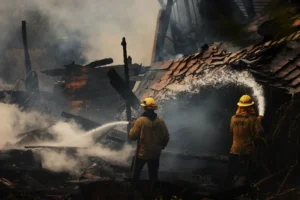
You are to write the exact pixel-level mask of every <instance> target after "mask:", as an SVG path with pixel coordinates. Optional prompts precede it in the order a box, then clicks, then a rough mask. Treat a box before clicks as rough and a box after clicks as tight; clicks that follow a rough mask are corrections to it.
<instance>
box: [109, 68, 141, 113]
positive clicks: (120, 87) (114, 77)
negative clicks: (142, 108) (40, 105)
mask: <svg viewBox="0 0 300 200" xmlns="http://www.w3.org/2000/svg"><path fill="white" fill-rule="evenodd" d="M107 75H108V77H109V79H110V84H111V85H112V86H113V87H114V88H115V90H116V91H117V92H118V93H119V94H120V95H121V96H122V98H123V99H124V100H125V101H128V102H129V103H130V105H131V107H133V108H136V109H138V107H139V104H140V101H139V99H138V98H137V97H136V96H135V94H134V93H133V92H132V91H131V90H130V89H129V88H127V87H126V84H125V81H124V80H123V79H122V77H121V76H120V75H119V74H118V73H117V72H116V70H115V69H110V70H109V71H108V72H107Z"/></svg>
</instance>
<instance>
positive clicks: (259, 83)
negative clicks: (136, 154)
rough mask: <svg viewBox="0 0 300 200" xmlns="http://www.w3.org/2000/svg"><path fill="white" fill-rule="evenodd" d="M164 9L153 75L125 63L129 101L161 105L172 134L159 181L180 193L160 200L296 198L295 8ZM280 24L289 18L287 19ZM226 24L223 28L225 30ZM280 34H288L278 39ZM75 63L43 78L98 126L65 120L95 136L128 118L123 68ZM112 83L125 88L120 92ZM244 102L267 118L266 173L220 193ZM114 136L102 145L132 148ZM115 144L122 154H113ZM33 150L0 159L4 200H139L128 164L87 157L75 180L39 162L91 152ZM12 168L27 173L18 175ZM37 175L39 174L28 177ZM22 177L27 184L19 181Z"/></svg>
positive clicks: (193, 5) (249, 4)
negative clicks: (45, 155)
mask: <svg viewBox="0 0 300 200" xmlns="http://www.w3.org/2000/svg"><path fill="white" fill-rule="evenodd" d="M159 2H160V3H161V5H162V7H163V10H162V11H161V12H160V14H159V17H158V24H157V32H156V37H155V42H154V47H153V59H152V64H151V66H150V67H144V66H141V65H139V64H132V63H131V62H130V61H129V60H130V59H128V58H127V60H128V61H129V71H130V79H131V84H130V88H129V90H132V91H133V92H134V94H135V95H136V97H135V96H132V94H131V93H130V95H131V96H130V98H133V99H134V100H132V102H130V104H131V106H132V107H135V105H136V104H137V105H139V101H138V99H140V100H142V99H143V98H144V97H148V96H151V97H154V98H155V99H156V100H158V101H159V102H160V108H161V109H160V111H159V112H160V113H159V114H160V115H162V116H164V117H165V119H166V121H167V123H168V126H169V127H170V130H171V135H172V139H171V141H170V144H169V146H168V148H167V149H166V150H165V151H164V153H163V155H162V157H163V161H162V172H161V177H163V178H165V179H166V180H169V181H172V182H173V183H176V185H175V184H169V183H166V182H163V181H162V182H161V183H160V190H161V191H160V192H161V194H160V195H161V196H163V197H164V198H166V199H172V198H173V199H174V198H176V197H172V196H178V197H181V198H183V199H195V198H197V199H201V198H204V197H205V198H211V199H232V198H234V197H235V196H239V195H241V194H244V193H248V194H252V195H254V196H255V197H260V198H261V199H265V198H271V199H272V198H273V199H276V198H277V199H280V198H282V199H295V198H296V195H297V190H296V189H293V188H296V187H297V184H298V182H297V180H296V179H297V178H296V179H295V178H294V177H297V175H298V170H297V168H296V166H297V163H298V159H299V154H298V153H299V148H298V146H299V143H298V141H299V134H298V133H299V127H298V124H299V100H298V97H299V92H300V89H299V88H300V85H299V83H300V77H299V76H300V71H299V53H300V52H299V51H300V46H299V40H300V31H299V10H298V8H297V7H296V6H295V5H292V6H291V4H290V2H289V3H288V4H287V7H285V8H288V11H293V12H291V13H292V14H291V15H287V14H282V13H280V14H276V15H275V16H273V15H272V14H270V13H269V15H268V12H269V11H268V7H267V3H268V2H269V1H267V0H266V1H258V0H253V1H246V0H243V1H239V0H236V1H234V0H230V1H228V2H229V3H228V6H227V5H226V6H224V1H218V0H214V1H206V0H202V1H197V0H193V1H167V2H165V1H159ZM270 3H272V2H271V1H270ZM277 3H278V2H277ZM270 5H271V4H270ZM276 5H278V4H276ZM210 9H212V10H210ZM280 9H281V8H280ZM282 10H284V9H282ZM207 11H211V12H207ZM235 11H236V12H235ZM267 11H268V12H267ZM285 11H286V10H285ZM282 16H286V18H287V19H286V18H285V19H284V20H281V18H280V17H282ZM220 18H223V19H224V20H221V21H219V19H220ZM228 22H230V23H228ZM274 24H276V25H277V26H273V25H274ZM216 27H218V28H219V29H216ZM224 27H227V28H228V27H230V28H231V29H232V30H233V31H236V34H234V35H231V34H232V32H226V31H224V32H225V33H222V32H220V30H223V28H224ZM270 27H273V28H274V29H272V30H271V29H269V28H270ZM282 27H287V28H286V29H285V30H284V31H281V30H282V29H283V28H282ZM232 36H234V37H232ZM235 39H236V40H235ZM243 39H244V40H243ZM30 53H31V52H30V51H29V54H30ZM32 60H34V58H33V57H32ZM33 62H34V61H33ZM76 63H77V61H76V62H74V63H71V64H69V65H65V66H64V67H62V66H60V67H55V69H51V68H50V69H48V70H43V71H42V73H44V74H46V75H47V76H52V77H59V78H60V80H59V81H57V82H55V89H54V91H53V96H54V97H56V98H57V97H62V99H61V100H58V102H57V103H62V102H65V103H66V105H67V106H66V107H65V108H67V107H68V108H70V110H71V111H73V112H74V113H76V114H78V115H83V116H87V117H88V118H92V119H94V120H95V121H96V122H93V121H90V120H87V119H85V118H84V117H80V116H75V115H72V114H69V113H65V112H64V113H62V116H63V117H65V118H70V119H74V120H75V121H76V122H78V123H80V121H81V122H82V121H84V125H86V128H85V129H86V130H90V129H93V128H95V127H98V126H99V125H100V124H101V123H98V122H99V121H100V118H99V117H101V115H103V113H109V112H110V113H111V116H105V117H106V118H109V119H112V118H113V115H114V114H115V113H117V112H118V111H120V112H123V111H124V110H125V101H124V100H127V101H130V100H128V99H130V98H128V99H127V97H126V95H128V93H126V92H124V91H123V90H126V88H125V87H124V85H125V84H124V80H125V79H126V77H125V74H124V66H123V65H118V66H114V65H110V66H106V64H111V63H112V60H110V59H104V60H99V61H95V62H93V63H90V64H82V63H84V62H79V64H76ZM53 68H54V67H53ZM112 77H113V78H115V80H118V81H116V82H117V83H116V82H114V81H112V79H113V78H112ZM127 89H128V88H127ZM258 90H259V92H258V93H255V92H256V91H258ZM124 93H125V94H124ZM244 93H250V94H253V93H254V96H255V97H256V100H257V101H256V103H257V110H258V111H259V112H261V113H260V114H262V115H264V119H263V125H264V128H265V138H266V142H267V144H268V146H267V153H266V154H267V156H266V158H265V163H263V164H265V165H264V166H263V164H259V167H258V168H260V170H261V175H260V178H261V180H260V181H259V182H257V183H256V184H254V186H248V185H247V186H242V187H238V188H234V189H233V190H229V191H225V192H219V188H218V185H220V184H221V182H222V178H223V176H224V173H226V172H225V171H226V162H227V161H228V157H227V154H228V150H229V145H230V141H231V138H230V134H229V120H230V116H231V115H232V114H233V113H234V112H235V110H236V101H237V100H238V98H239V97H240V96H241V95H242V94H244ZM99 105H100V106H99ZM106 111H109V112H106ZM93 112H94V113H93ZM74 113H73V114H74ZM103 122H105V120H103ZM63 130H64V129H63ZM48 132H49V128H48V127H47V128H45V129H40V130H35V131H31V132H26V133H24V134H20V135H19V136H18V138H19V139H20V140H19V141H18V145H22V146H24V145H25V146H26V144H29V143H30V142H32V140H35V139H36V138H38V139H41V140H43V141H44V140H45V139H43V137H44V136H47V140H53V138H52V137H48V136H51V134H49V133H48ZM48 134H49V135H48ZM117 134H118V133H116V132H114V130H113V131H107V132H105V134H104V135H103V136H100V137H99V138H98V141H97V142H99V144H101V145H104V146H105V147H109V148H112V149H113V151H116V149H117V147H118V148H120V146H122V145H124V143H125V140H124V139H122V138H118V137H115V136H116V135H117ZM25 136H28V137H25ZM29 136H30V137H29ZM26 139H28V140H29V141H28V140H26ZM111 141H113V142H115V143H117V145H115V144H114V145H111ZM264 147H265V146H264ZM26 148H28V149H31V150H29V151H25V152H23V151H19V150H16V151H15V150H10V151H7V152H3V154H0V160H1V161H2V165H3V166H5V167H6V168H5V169H4V170H2V173H1V177H3V178H0V183H1V186H3V191H6V192H5V195H6V196H8V195H9V194H11V195H12V194H13V195H19V196H17V197H19V198H21V197H22V194H23V193H26V194H27V195H28V194H33V195H37V193H35V192H36V190H38V191H39V192H40V193H39V194H41V193H42V194H43V196H44V197H53V196H55V197H61V198H74V199H76V198H84V197H86V198H97V197H99V196H101V195H102V197H103V196H105V197H106V198H108V197H111V198H113V197H115V198H119V199H122V198H124V197H125V196H126V197H129V198H130V197H133V196H134V193H133V192H132V191H131V188H130V187H129V186H128V185H129V184H128V183H129V182H128V181H127V179H126V177H128V176H130V174H129V172H130V170H129V166H128V165H118V164H116V163H114V162H109V159H108V160H105V159H104V158H103V159H102V157H101V156H100V157H101V158H97V156H87V157H88V158H87V160H88V161H89V162H88V163H89V164H90V165H87V167H85V168H83V169H81V171H80V173H79V174H80V175H79V176H78V177H74V176H70V174H65V173H53V172H50V171H47V170H44V169H42V168H41V167H43V164H44V165H45V163H43V160H39V159H37V158H36V157H35V154H36V153H38V152H42V151H43V150H45V149H47V150H51V151H54V152H59V153H61V152H67V154H68V155H71V156H72V158H74V160H80V158H79V154H78V152H82V151H84V150H83V149H86V148H85V147H71V146H68V147H66V146H26ZM42 149H43V150H42ZM117 153H121V152H117ZM7 158H9V159H7ZM13 158H15V160H14V159H13ZM24 158H26V159H25V160H26V161H27V162H25V161H24V160H23V159H24ZM70 164H71V162H70ZM15 165H17V167H20V168H17V170H15V168H13V170H12V167H15ZM24 166H25V170H24V168H22V167H24ZM32 167H33V168H34V169H33V170H31V171H29V170H28V168H32ZM22 170H23V171H25V172H24V173H26V175H24V176H19V171H22ZM10 171H13V172H14V173H11V172H10ZM16 171H17V173H16ZM23 171H22V173H21V174H23ZM35 174H38V175H35ZM291 174H292V175H291ZM39 175H40V176H39ZM54 176H56V177H57V181H56V182H55V183H53V182H51V181H46V180H48V179H50V178H49V177H54ZM4 177H5V178H4ZM44 177H45V178H44ZM265 177H266V178H265ZM120 179H121V180H120ZM287 182H288V184H287ZM41 183H43V184H41ZM147 184H148V183H147V182H146V181H142V182H141V184H140V186H141V191H142V192H143V194H149V191H148V190H146V189H145V188H147V187H148V185H147ZM24 185H26V186H28V185H29V187H27V188H26V186H24ZM268 186H269V187H268ZM28 188H29V189H28ZM32 188H33V189H32ZM74 188H75V189H74ZM116 188H118V189H116ZM291 188H292V189H291ZM31 189H32V190H31ZM256 189H258V190H256ZM19 191H23V193H22V192H19ZM24 191H26V192H24ZM5 195H4V196H5ZM83 196H84V197H83ZM270 196H271V197H270ZM105 197H103V198H105Z"/></svg>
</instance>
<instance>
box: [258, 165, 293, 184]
mask: <svg viewBox="0 0 300 200" xmlns="http://www.w3.org/2000/svg"><path fill="white" fill-rule="evenodd" d="M293 167H294V166H290V167H287V168H285V169H283V170H281V171H278V172H276V173H274V174H272V175H270V176H268V177H266V178H263V179H262V180H260V181H258V182H257V183H255V184H254V187H256V188H258V187H260V186H261V185H263V184H265V183H266V182H268V181H270V180H272V179H274V178H276V177H278V176H280V175H282V174H284V173H285V172H286V171H287V170H289V169H292V168H293Z"/></svg>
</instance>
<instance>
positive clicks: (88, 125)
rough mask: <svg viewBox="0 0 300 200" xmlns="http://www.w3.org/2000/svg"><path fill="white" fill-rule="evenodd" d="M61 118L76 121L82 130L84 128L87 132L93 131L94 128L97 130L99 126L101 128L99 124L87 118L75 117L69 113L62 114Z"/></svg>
mask: <svg viewBox="0 0 300 200" xmlns="http://www.w3.org/2000/svg"><path fill="white" fill-rule="evenodd" d="M61 116H62V117H64V118H66V119H74V120H75V122H76V123H78V124H80V125H81V126H82V128H84V129H85V130H91V129H93V128H96V127H98V126H100V124H99V123H97V122H94V121H92V120H89V119H87V118H85V117H82V116H78V115H73V114H70V113H67V112H62V113H61Z"/></svg>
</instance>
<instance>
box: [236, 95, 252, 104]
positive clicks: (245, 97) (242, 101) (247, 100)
mask: <svg viewBox="0 0 300 200" xmlns="http://www.w3.org/2000/svg"><path fill="white" fill-rule="evenodd" d="M237 105H238V106H240V107H248V106H252V105H254V101H252V99H251V97H250V96H249V95H247V94H245V95H243V96H242V97H241V98H240V101H239V102H238V103H237Z"/></svg>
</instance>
